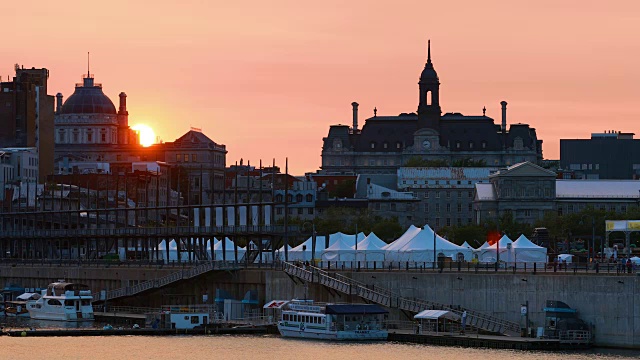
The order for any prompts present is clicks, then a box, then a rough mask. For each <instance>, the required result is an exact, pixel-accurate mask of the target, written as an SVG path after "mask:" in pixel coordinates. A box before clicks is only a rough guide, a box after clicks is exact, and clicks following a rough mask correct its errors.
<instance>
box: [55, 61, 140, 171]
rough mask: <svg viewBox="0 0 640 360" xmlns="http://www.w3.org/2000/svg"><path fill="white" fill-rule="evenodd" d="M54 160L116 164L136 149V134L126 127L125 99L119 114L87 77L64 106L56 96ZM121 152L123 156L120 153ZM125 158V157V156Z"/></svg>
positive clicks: (123, 95) (123, 98)
mask: <svg viewBox="0 0 640 360" xmlns="http://www.w3.org/2000/svg"><path fill="white" fill-rule="evenodd" d="M54 125H55V157H56V163H58V162H59V161H63V159H65V158H66V159H71V160H74V161H115V160H118V161H119V160H121V159H122V158H123V154H126V153H129V152H130V151H131V150H136V149H139V148H140V147H141V146H140V144H139V142H140V141H139V137H138V134H137V133H136V132H135V131H133V130H131V128H130V127H129V113H128V112H127V95H126V94H125V93H124V92H122V93H120V104H119V107H118V110H117V111H116V107H115V105H114V104H113V102H112V101H111V99H109V97H108V96H107V95H105V94H104V92H103V91H102V84H98V83H95V81H94V78H93V75H91V74H89V73H87V74H86V75H85V76H84V77H83V82H82V83H80V84H76V87H75V91H74V92H73V94H71V96H69V98H68V99H67V100H66V101H64V102H63V96H62V94H61V93H58V94H57V95H56V111H55V118H54ZM123 151H124V153H123ZM125 157H126V156H125Z"/></svg>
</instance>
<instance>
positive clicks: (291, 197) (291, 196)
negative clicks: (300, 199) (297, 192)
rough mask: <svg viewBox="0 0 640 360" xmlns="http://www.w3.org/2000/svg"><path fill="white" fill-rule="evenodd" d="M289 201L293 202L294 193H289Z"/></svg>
mask: <svg viewBox="0 0 640 360" xmlns="http://www.w3.org/2000/svg"><path fill="white" fill-rule="evenodd" d="M287 202H293V195H291V194H289V195H287Z"/></svg>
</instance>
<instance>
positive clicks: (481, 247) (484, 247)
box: [476, 241, 491, 250]
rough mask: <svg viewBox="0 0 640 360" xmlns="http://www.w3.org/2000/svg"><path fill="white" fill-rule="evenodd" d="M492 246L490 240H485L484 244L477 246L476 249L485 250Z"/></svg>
mask: <svg viewBox="0 0 640 360" xmlns="http://www.w3.org/2000/svg"><path fill="white" fill-rule="evenodd" d="M490 247H491V245H489V242H488V241H485V242H484V244H482V245H480V247H479V248H477V249H476V250H484V249H486V248H490Z"/></svg>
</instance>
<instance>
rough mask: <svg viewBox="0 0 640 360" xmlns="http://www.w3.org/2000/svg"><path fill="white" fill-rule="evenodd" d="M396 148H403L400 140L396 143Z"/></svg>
mask: <svg viewBox="0 0 640 360" xmlns="http://www.w3.org/2000/svg"><path fill="white" fill-rule="evenodd" d="M396 149H402V144H401V143H400V141H398V142H397V143H396Z"/></svg>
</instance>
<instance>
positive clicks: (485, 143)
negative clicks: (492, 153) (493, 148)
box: [480, 141, 487, 149]
mask: <svg viewBox="0 0 640 360" xmlns="http://www.w3.org/2000/svg"><path fill="white" fill-rule="evenodd" d="M480 145H481V146H482V148H483V149H486V148H487V142H486V141H483V142H482V143H480Z"/></svg>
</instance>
